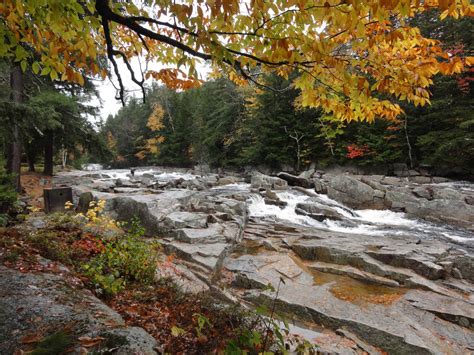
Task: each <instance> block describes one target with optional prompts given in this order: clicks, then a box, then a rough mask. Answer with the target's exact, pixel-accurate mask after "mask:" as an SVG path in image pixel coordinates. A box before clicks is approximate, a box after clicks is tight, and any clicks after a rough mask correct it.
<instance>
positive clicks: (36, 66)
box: [31, 62, 41, 74]
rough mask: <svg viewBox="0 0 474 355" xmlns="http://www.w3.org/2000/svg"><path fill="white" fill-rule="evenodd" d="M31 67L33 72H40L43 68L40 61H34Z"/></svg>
mask: <svg viewBox="0 0 474 355" xmlns="http://www.w3.org/2000/svg"><path fill="white" fill-rule="evenodd" d="M31 69H32V70H33V73H35V74H38V73H39V71H40V69H41V68H40V65H39V63H38V62H33V64H32V65H31Z"/></svg>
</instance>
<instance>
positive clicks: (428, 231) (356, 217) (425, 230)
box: [66, 164, 474, 248]
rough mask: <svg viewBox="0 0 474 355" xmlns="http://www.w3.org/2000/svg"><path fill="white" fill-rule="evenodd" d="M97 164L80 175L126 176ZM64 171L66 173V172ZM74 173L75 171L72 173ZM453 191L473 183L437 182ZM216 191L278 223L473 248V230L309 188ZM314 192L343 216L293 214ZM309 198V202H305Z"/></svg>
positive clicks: (159, 176)
mask: <svg viewBox="0 0 474 355" xmlns="http://www.w3.org/2000/svg"><path fill="white" fill-rule="evenodd" d="M101 168H102V167H101V166H100V165H98V164H91V165H89V166H87V167H85V169H86V170H85V171H83V172H82V173H83V174H90V173H91V171H93V172H94V173H100V174H105V175H107V176H109V177H110V178H112V179H118V178H120V179H129V178H130V170H129V169H114V170H110V169H104V170H102V169H101ZM66 174H67V173H66ZM74 174H77V171H75V172H74ZM143 174H150V175H153V179H154V180H157V181H159V182H167V181H170V180H176V179H183V180H191V179H195V178H197V177H198V176H197V175H193V174H191V173H188V172H186V171H184V170H183V171H182V172H179V171H163V170H160V169H157V168H146V167H145V168H137V169H136V170H135V178H139V177H141V176H142V175H143ZM439 185H442V186H446V187H450V188H453V189H455V190H460V191H461V190H466V191H474V184H472V183H469V182H464V181H457V182H450V183H444V184H439ZM211 190H212V191H213V192H214V193H216V194H221V193H222V194H229V193H232V194H235V193H242V194H245V195H246V196H248V199H247V203H248V210H249V216H250V217H256V218H262V219H266V220H275V221H280V222H287V223H294V224H299V225H303V226H306V227H314V228H317V229H324V230H329V231H336V232H344V233H353V234H367V235H381V236H386V235H410V236H412V237H413V238H417V239H440V240H444V241H447V242H450V243H455V244H458V245H462V246H464V247H468V248H474V235H473V233H471V232H469V231H467V230H464V229H461V228H457V227H454V226H450V225H447V224H435V223H431V222H428V221H424V220H420V219H416V218H411V217H408V216H407V215H406V214H405V213H402V212H393V211H390V210H370V209H368V210H353V209H350V208H349V207H347V206H344V205H342V204H340V203H338V202H337V201H334V200H332V199H330V198H329V197H327V196H326V195H322V194H316V193H315V192H314V191H313V190H308V194H304V193H302V192H300V191H297V190H292V189H289V190H285V191H277V192H276V194H277V196H278V198H279V199H280V200H281V201H283V202H285V203H286V206H285V207H279V206H275V205H268V204H266V203H265V201H264V199H263V197H262V196H261V195H260V194H257V193H251V191H250V184H244V183H234V184H229V185H224V186H217V187H214V188H212V189H211ZM309 195H314V196H315V198H316V199H317V202H318V204H320V205H323V206H324V207H326V208H331V209H333V210H334V211H336V212H337V213H339V214H340V215H342V216H343V217H344V219H343V220H333V219H329V218H328V219H325V220H323V221H318V220H316V219H313V218H311V217H309V216H303V215H299V214H297V213H296V211H295V208H296V205H297V204H298V203H303V202H311V201H312V200H313V199H314V198H312V197H310V196H309ZM308 200H309V201H308Z"/></svg>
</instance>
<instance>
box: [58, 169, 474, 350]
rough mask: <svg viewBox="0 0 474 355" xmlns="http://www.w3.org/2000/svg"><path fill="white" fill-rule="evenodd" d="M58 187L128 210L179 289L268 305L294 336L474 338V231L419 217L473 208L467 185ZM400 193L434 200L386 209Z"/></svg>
mask: <svg viewBox="0 0 474 355" xmlns="http://www.w3.org/2000/svg"><path fill="white" fill-rule="evenodd" d="M54 184H55V185H69V186H72V187H73V190H74V195H75V197H76V199H77V200H76V202H79V200H81V201H82V202H81V203H82V204H84V203H85V202H87V201H91V200H94V199H100V200H104V201H105V202H104V204H105V209H106V210H107V212H108V213H109V215H110V216H113V218H116V219H118V220H130V219H131V218H133V217H134V216H136V217H138V218H139V219H140V220H141V222H142V224H143V226H144V228H145V230H146V233H147V234H148V236H150V237H152V238H153V239H154V240H157V241H158V242H159V243H160V244H161V245H162V246H163V250H164V252H165V253H166V254H167V255H169V256H170V259H169V260H170V263H171V265H172V267H171V268H169V270H168V271H169V272H168V273H167V275H166V276H167V277H171V278H172V279H173V280H174V282H175V283H176V284H178V285H180V286H181V287H183V288H184V289H185V290H188V291H189V292H193V293H199V292H206V293H209V294H211V295H212V297H213V299H215V300H221V301H224V302H226V303H233V304H238V305H246V306H251V307H255V309H258V307H259V306H260V305H262V304H264V305H266V306H267V309H270V310H271V309H273V308H275V311H277V312H278V313H281V314H284V315H285V317H286V318H287V319H288V320H290V323H291V321H294V322H295V324H299V325H301V324H304V327H305V328H306V329H312V332H309V331H308V330H304V331H302V333H304V334H306V335H307V334H308V332H309V334H311V335H310V336H309V341H311V342H312V343H314V344H316V345H317V346H320V347H321V346H322V345H323V344H324V346H325V349H332V350H333V351H343V352H347V353H358V352H361V351H362V349H371V350H370V351H369V352H371V353H377V352H380V351H385V352H388V353H395V354H397V353H407V352H408V353H413V352H416V353H433V352H434V353H446V352H448V353H449V352H453V353H463V352H469V351H472V348H473V347H474V344H471V340H470V339H472V338H473V335H474V333H473V320H474V314H473V313H472V308H473V307H472V305H473V304H474V287H473V282H474V280H473V279H472V275H474V272H473V267H474V262H473V261H474V256H473V252H472V241H473V240H474V238H473V234H472V231H470V230H469V229H468V228H465V227H464V226H463V224H462V223H464V222H463V221H464V219H465V218H464V217H463V218H457V219H456V218H449V219H430V218H427V216H431V215H433V216H434V214H433V213H435V212H436V209H434V207H433V206H435V207H437V206H444V205H448V204H453V205H454V206H455V208H454V209H453V210H452V212H451V213H458V211H456V209H459V208H458V207H456V204H463V208H464V209H469V208H471V207H470V206H472V205H471V204H470V203H469V202H471V200H470V198H471V196H472V186H471V185H469V184H465V183H463V184H459V183H456V182H452V181H443V182H440V181H439V180H438V182H436V181H434V180H433V179H431V180H430V181H426V182H425V183H423V182H421V181H419V182H415V181H410V180H409V179H407V178H401V177H400V178H396V179H395V178H393V177H385V176H370V177H367V176H365V177H364V176H356V175H349V174H342V175H341V174H338V175H332V174H327V173H326V174H322V173H321V172H313V173H312V174H310V175H309V176H308V175H307V176H305V175H302V176H299V177H295V176H291V175H288V174H286V175H282V174H280V175H279V177H277V176H268V175H264V174H261V173H256V172H255V173H253V174H252V175H251V176H239V175H218V174H202V175H201V174H199V173H197V172H194V171H186V170H179V171H170V170H168V169H161V168H155V169H151V168H150V169H147V170H140V169H138V170H137V171H136V172H135V176H130V175H129V171H127V170H113V171H94V172H70V173H64V174H60V175H58V176H56V177H55V178H54ZM345 187H347V188H345ZM331 189H333V190H334V191H335V192H334V193H332V192H330V191H331ZM355 192H356V193H355ZM397 194H400V196H402V198H401V199H400V202H403V203H407V202H408V203H410V204H411V205H409V206H408V205H407V206H408V207H409V208H411V207H413V206H423V204H425V205H426V204H427V205H428V207H429V206H431V207H433V208H431V210H430V208H428V207H424V211H427V212H426V213H425V215H424V217H423V218H424V219H420V217H416V215H415V214H414V213H410V211H409V210H408V209H409V208H408V209H406V208H405V212H403V209H402V208H403V206H401V205H396V206H393V204H392V205H391V206H390V208H392V210H388V209H386V208H387V207H388V205H387V204H386V201H390V200H393V196H396V195H397ZM387 195H388V197H387ZM407 196H409V197H410V198H408V197H407ZM348 198H350V202H349V203H348V200H347V199H348ZM358 204H359V205H358ZM358 208H365V209H358ZM367 208H372V209H367ZM374 208H379V209H374ZM413 208H414V210H415V211H416V210H417V208H418V207H416V208H415V207H413ZM443 208H444V207H443ZM462 212H463V211H461V212H460V213H462ZM442 214H443V216H444V217H445V216H446V214H445V213H444V212H442ZM471 217H472V216H471V215H469V214H468V215H467V217H466V218H471ZM468 221H469V220H468ZM329 339H333V340H334V339H337V341H336V340H334V341H330V340H329ZM335 344H339V345H337V346H339V347H341V346H342V348H337V349H336V348H331V347H333V346H335ZM377 349H381V350H377ZM364 351H367V350H364Z"/></svg>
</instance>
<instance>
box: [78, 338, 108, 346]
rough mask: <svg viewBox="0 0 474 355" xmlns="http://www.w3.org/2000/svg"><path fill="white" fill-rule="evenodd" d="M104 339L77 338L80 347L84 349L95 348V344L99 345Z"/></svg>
mask: <svg viewBox="0 0 474 355" xmlns="http://www.w3.org/2000/svg"><path fill="white" fill-rule="evenodd" d="M104 339H105V338H102V337H95V338H91V337H79V338H78V340H79V341H80V342H81V345H82V346H83V347H85V348H91V347H93V346H96V345H97V344H99V343H100V342H101V341H102V340H104Z"/></svg>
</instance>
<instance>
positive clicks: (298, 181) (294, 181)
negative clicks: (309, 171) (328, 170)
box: [277, 172, 314, 189]
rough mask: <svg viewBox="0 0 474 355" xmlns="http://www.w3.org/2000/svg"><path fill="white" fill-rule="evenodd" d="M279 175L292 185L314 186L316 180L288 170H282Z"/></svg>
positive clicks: (308, 187) (307, 187)
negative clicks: (296, 174)
mask: <svg viewBox="0 0 474 355" xmlns="http://www.w3.org/2000/svg"><path fill="white" fill-rule="evenodd" d="M277 176H278V177H279V178H280V179H283V180H285V181H287V182H288V184H289V185H290V186H301V187H304V188H306V189H310V188H313V187H314V182H313V181H311V180H310V179H309V178H306V177H303V176H295V175H291V174H289V173H286V172H280V173H278V174H277Z"/></svg>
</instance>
